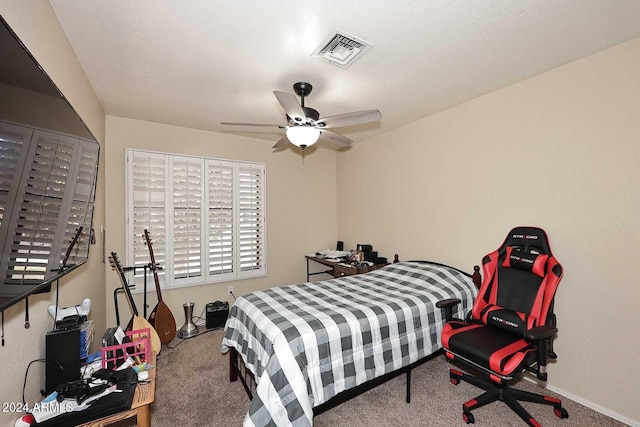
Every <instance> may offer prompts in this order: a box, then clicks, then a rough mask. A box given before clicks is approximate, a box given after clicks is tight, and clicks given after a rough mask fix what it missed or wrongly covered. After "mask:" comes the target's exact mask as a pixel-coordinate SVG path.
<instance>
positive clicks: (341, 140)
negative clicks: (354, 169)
mask: <svg viewBox="0 0 640 427" xmlns="http://www.w3.org/2000/svg"><path fill="white" fill-rule="evenodd" d="M320 139H323V140H325V141H329V142H333V143H335V144H338V145H340V146H342V147H346V146H348V145H349V144H351V143H352V142H353V140H351V139H349V138H347V137H346V136H343V135H340V134H338V133H335V132H332V131H330V130H324V129H320Z"/></svg>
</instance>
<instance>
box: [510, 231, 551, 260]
mask: <svg viewBox="0 0 640 427" xmlns="http://www.w3.org/2000/svg"><path fill="white" fill-rule="evenodd" d="M507 247H513V248H518V249H519V250H520V251H521V252H524V253H527V254H546V255H552V254H551V247H550V246H549V239H548V238H547V233H545V231H544V230H543V229H541V228H538V227H515V228H513V229H512V230H511V231H510V232H509V234H508V235H507V238H506V239H505V241H504V243H502V246H501V247H500V249H499V250H500V251H502V250H505V249H506V248H507Z"/></svg>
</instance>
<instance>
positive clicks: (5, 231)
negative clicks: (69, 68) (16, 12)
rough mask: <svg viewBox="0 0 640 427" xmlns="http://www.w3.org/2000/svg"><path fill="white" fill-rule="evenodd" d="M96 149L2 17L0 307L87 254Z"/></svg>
mask: <svg viewBox="0 0 640 427" xmlns="http://www.w3.org/2000/svg"><path fill="white" fill-rule="evenodd" d="M99 153H100V146H99V144H98V143H97V142H96V140H95V138H94V137H93V135H92V134H91V132H90V131H89V130H88V128H87V126H86V125H85V124H84V122H83V121H82V119H81V118H80V116H78V114H77V113H76V112H75V110H74V109H73V108H72V107H71V105H70V104H69V102H68V101H67V100H66V99H65V98H64V96H63V95H62V94H61V93H60V91H59V90H58V88H57V87H56V86H55V84H53V82H52V81H51V80H50V79H49V77H48V76H47V74H46V72H45V71H44V70H43V69H42V67H40V65H39V64H38V63H37V62H36V61H35V59H34V58H33V56H32V55H31V54H30V53H29V52H28V50H27V49H26V48H25V46H24V45H23V44H22V43H21V42H20V40H19V39H18V38H17V37H16V35H15V33H14V32H13V31H12V30H11V28H10V26H9V25H8V24H7V22H6V21H4V19H2V18H1V17H0V310H5V309H6V308H8V307H9V306H11V305H13V304H15V303H17V302H19V301H21V300H22V299H24V298H26V297H28V296H29V295H30V294H32V293H37V292H45V291H48V290H49V289H50V284H51V282H52V281H54V280H56V279H58V278H59V277H61V276H62V275H64V274H67V273H68V272H70V271H72V270H74V269H75V268H78V267H79V266H80V265H82V264H84V263H85V262H86V261H87V259H88V256H89V248H90V246H91V241H92V239H93V234H92V233H93V231H92V221H93V209H94V200H95V188H96V179H97V172H98V156H99Z"/></svg>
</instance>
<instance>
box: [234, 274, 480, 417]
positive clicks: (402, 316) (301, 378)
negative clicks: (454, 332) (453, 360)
mask: <svg viewBox="0 0 640 427" xmlns="http://www.w3.org/2000/svg"><path fill="white" fill-rule="evenodd" d="M476 293H477V291H476V287H475V285H474V284H473V282H472V281H471V278H470V277H469V276H467V275H465V274H463V273H461V272H459V271H457V270H455V269H453V268H450V267H445V266H441V265H436V264H429V263H417V262H402V263H397V264H391V265H389V266H386V267H384V268H381V269H378V270H375V271H372V272H370V273H367V274H361V275H356V276H348V277H343V278H339V279H332V280H326V281H322V282H315V283H304V284H300V285H290V286H283V287H278V288H270V289H266V290H262V291H257V292H252V293H250V294H246V295H243V296H242V297H239V298H238V300H237V301H236V303H235V305H234V306H233V307H232V309H231V312H230V315H229V319H228V321H227V323H226V326H225V331H224V338H223V341H222V351H223V352H226V351H228V349H229V347H234V348H235V349H236V350H237V351H238V353H239V354H240V355H242V358H243V360H244V362H245V365H246V366H247V367H248V368H249V369H250V370H251V372H252V373H253V374H254V376H255V378H256V382H257V389H256V393H255V395H254V398H253V401H252V402H251V407H250V409H249V412H248V414H247V416H246V417H245V420H244V425H245V426H254V425H255V426H266V425H278V426H310V425H312V424H313V407H314V406H317V405H320V404H322V403H324V402H325V401H327V400H328V399H330V398H331V397H333V396H335V395H336V394H338V393H340V392H341V391H343V390H346V389H349V388H352V387H355V386H357V385H360V384H362V383H364V382H366V381H369V380H371V379H373V378H376V377H379V376H381V375H384V374H386V373H389V372H392V371H395V370H397V369H400V368H402V367H404V366H407V365H409V364H411V363H413V362H415V361H417V360H419V359H421V358H423V357H425V356H428V355H429V354H431V353H433V352H434V351H436V350H438V349H439V348H441V344H440V333H441V331H442V326H443V318H442V313H441V310H440V309H438V308H436V307H435V304H436V302H437V301H440V300H443V299H446V298H459V299H461V300H462V304H459V305H458V312H457V313H454V316H456V317H464V313H466V312H467V311H469V309H470V307H471V305H472V303H473V298H474V297H475V295H476Z"/></svg>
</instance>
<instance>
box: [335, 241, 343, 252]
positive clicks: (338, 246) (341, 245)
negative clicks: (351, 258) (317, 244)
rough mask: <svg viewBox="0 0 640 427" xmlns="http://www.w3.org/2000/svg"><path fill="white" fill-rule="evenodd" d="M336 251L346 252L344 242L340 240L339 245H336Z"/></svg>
mask: <svg viewBox="0 0 640 427" xmlns="http://www.w3.org/2000/svg"><path fill="white" fill-rule="evenodd" d="M336 251H344V242H343V241H342V240H338V243H336Z"/></svg>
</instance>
